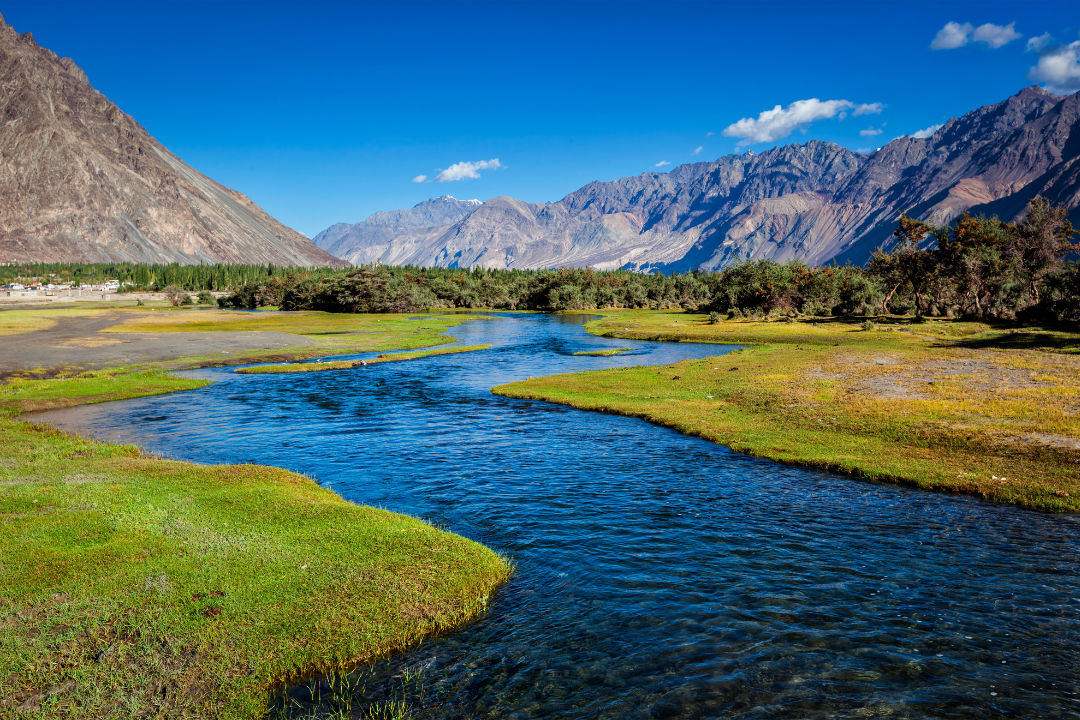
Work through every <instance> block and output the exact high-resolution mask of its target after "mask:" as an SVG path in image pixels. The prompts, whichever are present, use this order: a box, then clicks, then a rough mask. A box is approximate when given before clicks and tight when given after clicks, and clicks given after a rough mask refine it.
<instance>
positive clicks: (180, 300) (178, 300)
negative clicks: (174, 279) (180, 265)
mask: <svg viewBox="0 0 1080 720" xmlns="http://www.w3.org/2000/svg"><path fill="white" fill-rule="evenodd" d="M163 292H164V293H165V299H166V300H168V301H169V304H170V305H172V306H173V307H179V306H180V305H183V304H184V298H187V299H189V300H190V299H191V296H190V295H188V294H187V293H186V292H184V291H183V290H182V289H181V288H180V287H178V286H176V285H170V286H169V287H167V288H165V290H164V291H163Z"/></svg>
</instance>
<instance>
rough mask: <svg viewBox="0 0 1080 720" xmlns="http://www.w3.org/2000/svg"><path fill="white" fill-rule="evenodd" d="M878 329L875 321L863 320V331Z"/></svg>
mask: <svg viewBox="0 0 1080 720" xmlns="http://www.w3.org/2000/svg"><path fill="white" fill-rule="evenodd" d="M876 327H877V325H876V324H874V321H873V320H863V323H862V329H863V330H873V329H874V328H876Z"/></svg>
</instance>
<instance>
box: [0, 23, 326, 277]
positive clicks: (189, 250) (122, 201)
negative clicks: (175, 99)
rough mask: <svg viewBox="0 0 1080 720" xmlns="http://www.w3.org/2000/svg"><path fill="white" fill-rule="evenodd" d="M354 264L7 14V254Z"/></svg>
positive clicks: (3, 29)
mask: <svg viewBox="0 0 1080 720" xmlns="http://www.w3.org/2000/svg"><path fill="white" fill-rule="evenodd" d="M125 260H127V261H134V262H180V263H198V262H208V263H214V262H228V263H274V264H276V265H304V266H310V265H345V264H346V263H344V262H343V261H341V260H339V259H338V258H336V257H334V256H332V255H330V254H329V253H327V252H325V251H323V250H321V249H319V248H317V247H316V246H315V245H314V244H313V243H312V242H311V241H310V240H308V239H307V238H305V237H304V236H303V235H301V234H300V233H298V232H296V231H294V230H290V229H289V228H287V227H285V226H284V225H282V224H281V223H279V222H278V221H276V220H274V218H272V217H270V216H269V215H267V214H266V213H265V212H263V210H262V209H261V208H259V206H258V205H256V204H255V203H253V202H252V201H251V200H250V199H248V198H247V197H245V196H244V195H242V194H240V193H238V192H236V191H235V190H230V189H229V188H227V187H225V186H223V185H220V184H219V183H216V182H214V181H213V180H211V179H210V178H208V177H206V176H205V175H202V174H200V173H199V172H197V171H196V170H193V169H192V168H190V167H188V166H187V165H185V164H184V163H183V162H181V160H180V159H179V158H177V157H176V156H175V155H173V154H172V153H170V152H169V151H168V150H167V149H165V147H163V146H162V145H161V143H159V142H158V141H157V140H155V139H154V138H153V137H151V136H150V134H149V133H147V132H146V130H145V129H143V128H142V127H141V126H140V125H139V124H138V123H137V122H135V121H134V120H133V119H132V118H131V117H129V116H128V115H126V114H124V113H123V112H122V111H121V110H120V109H119V108H118V107H117V106H116V105H114V104H113V103H112V102H110V101H109V100H108V98H106V97H105V96H104V95H102V94H101V93H99V92H97V91H96V90H94V88H92V87H91V86H90V83H89V81H88V80H87V77H86V75H85V73H83V71H82V70H80V69H79V68H78V66H76V65H75V63H74V62H73V61H72V60H71V58H59V57H57V56H56V54H55V53H53V52H51V51H49V50H47V49H45V48H42V47H40V46H39V45H38V44H37V43H36V42H35V41H34V38H33V36H32V35H31V34H30V33H25V34H22V35H20V34H19V33H18V32H16V31H15V29H14V28H12V27H11V26H10V25H7V24H6V23H5V22H4V21H3V18H2V17H0V262H12V261H18V262H34V261H86V262H113V261H125Z"/></svg>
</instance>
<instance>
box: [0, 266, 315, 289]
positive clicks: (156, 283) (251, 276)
mask: <svg viewBox="0 0 1080 720" xmlns="http://www.w3.org/2000/svg"><path fill="white" fill-rule="evenodd" d="M293 271H294V269H293V268H284V267H278V266H276V265H225V264H214V265H181V264H180V263H169V264H154V265H142V264H138V263H126V262H125V263H65V262H59V263H12V264H7V265H0V283H3V284H8V283H13V282H26V281H31V280H40V281H42V282H52V283H55V284H57V285H60V284H63V285H66V284H69V283H77V284H79V285H91V284H98V283H102V282H104V281H106V280H117V281H119V282H121V283H130V284H129V285H126V287H128V288H130V289H132V290H145V291H151V292H161V291H163V290H164V289H165V288H167V287H173V286H175V287H178V288H182V289H184V290H189V291H193V292H198V291H200V290H207V291H210V290H217V291H220V292H227V291H230V290H234V289H236V288H238V287H241V286H243V285H245V284H248V283H260V282H265V281H266V280H268V279H269V278H273V277H281V276H283V275H285V274H286V273H287V272H293Z"/></svg>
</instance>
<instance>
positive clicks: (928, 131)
mask: <svg viewBox="0 0 1080 720" xmlns="http://www.w3.org/2000/svg"><path fill="white" fill-rule="evenodd" d="M941 128H942V126H941V125H931V126H930V127H928V128H925V129H923V130H918V131H916V132H913V133H911V137H913V138H918V139H920V140H922V139H924V138H928V137H930V136H931V135H933V134H934V133H936V132H937V131H938V130H940V129H941Z"/></svg>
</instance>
